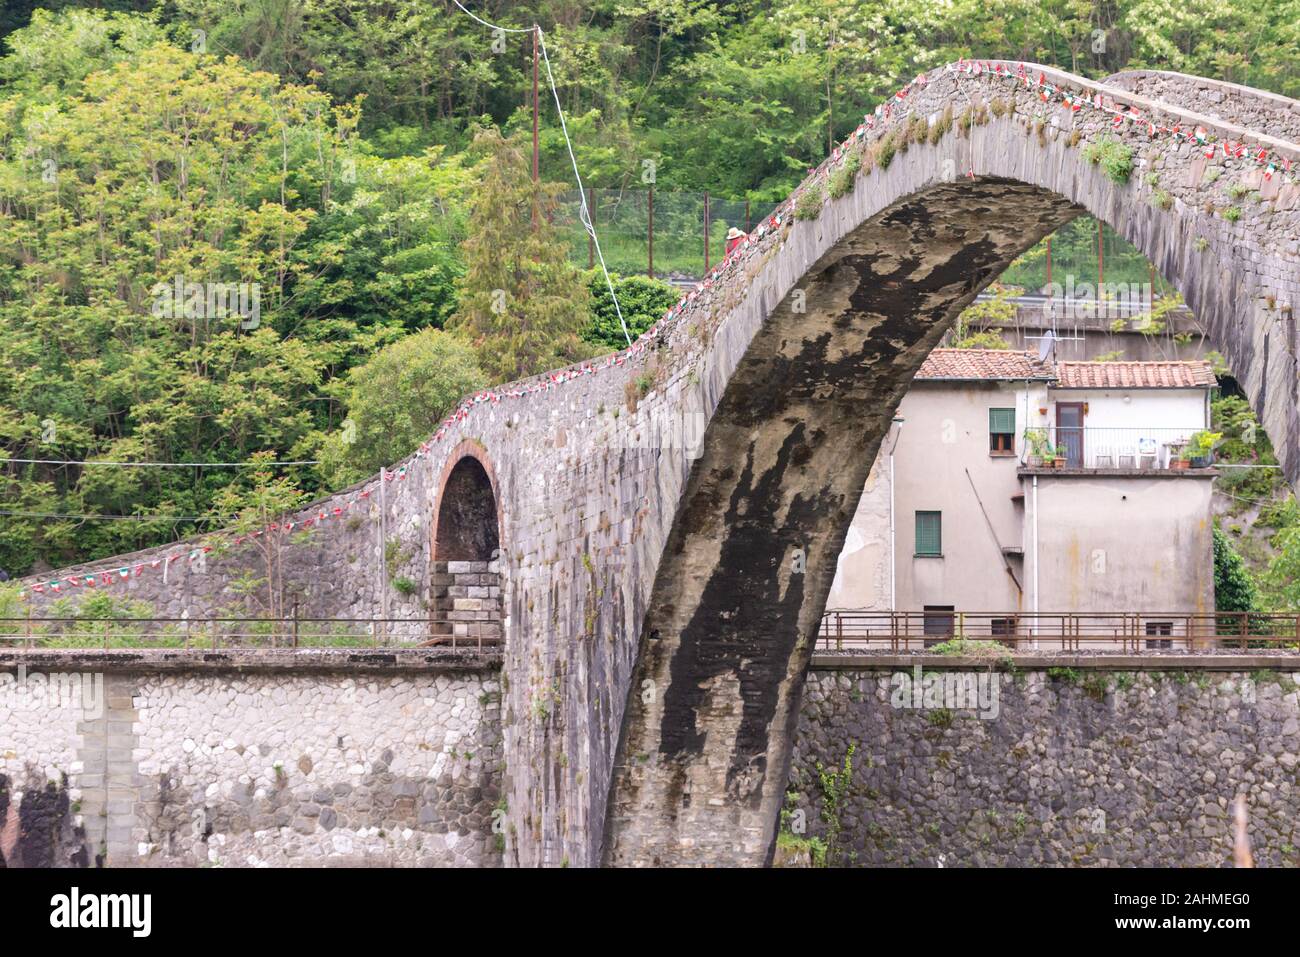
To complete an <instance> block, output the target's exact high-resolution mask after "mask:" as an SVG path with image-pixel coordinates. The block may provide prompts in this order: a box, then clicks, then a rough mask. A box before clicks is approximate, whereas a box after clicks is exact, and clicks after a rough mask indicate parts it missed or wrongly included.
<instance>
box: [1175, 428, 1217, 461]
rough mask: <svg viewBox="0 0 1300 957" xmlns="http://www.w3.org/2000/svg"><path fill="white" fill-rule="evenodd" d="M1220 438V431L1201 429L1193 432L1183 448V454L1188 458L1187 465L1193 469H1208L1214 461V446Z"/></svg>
mask: <svg viewBox="0 0 1300 957" xmlns="http://www.w3.org/2000/svg"><path fill="white" fill-rule="evenodd" d="M1221 438H1223V433H1222V432H1210V431H1207V430H1205V429H1202V430H1201V431H1200V432H1197V433H1195V434H1194V435H1193V436H1192V437H1191V439H1189V440H1188V442H1187V445H1186V446H1185V447H1184V448H1183V455H1185V456H1187V458H1188V460H1189V461H1188V465H1189V466H1190V467H1191V468H1194V469H1208V468H1209V467H1210V466H1211V465H1212V464H1213V463H1214V446H1215V445H1216V444H1218V441H1219V439H1221Z"/></svg>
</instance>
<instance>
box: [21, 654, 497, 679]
mask: <svg viewBox="0 0 1300 957" xmlns="http://www.w3.org/2000/svg"><path fill="white" fill-rule="evenodd" d="M20 665H21V666H24V667H26V668H27V669H28V670H31V671H42V672H60V671H82V672H84V671H93V672H105V673H142V672H143V673H149V672H213V673H219V672H233V673H253V672H281V673H294V674H320V673H333V674H408V673H412V672H443V673H453V672H466V671H497V670H500V668H501V652H500V651H499V650H493V651H487V650H485V651H481V652H480V651H476V650H459V649H458V650H455V651H453V650H451V649H429V648H375V649H373V650H372V649H368V648H295V649H262V648H257V649H246V650H228V649H223V650H220V651H211V650H208V651H205V650H203V649H198V648H194V649H189V650H184V649H177V648H168V649H163V648H159V649H148V648H125V649H95V648H38V649H32V650H15V649H4V650H0V671H14V670H16V669H17V668H18V667H19V666H20Z"/></svg>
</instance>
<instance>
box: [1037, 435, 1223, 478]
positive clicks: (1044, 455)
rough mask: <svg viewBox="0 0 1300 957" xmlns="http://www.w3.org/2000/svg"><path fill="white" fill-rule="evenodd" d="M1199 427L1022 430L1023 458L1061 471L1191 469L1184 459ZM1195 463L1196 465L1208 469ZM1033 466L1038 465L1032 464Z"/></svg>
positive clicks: (1205, 463)
mask: <svg viewBox="0 0 1300 957" xmlns="http://www.w3.org/2000/svg"><path fill="white" fill-rule="evenodd" d="M1202 428H1203V427H1202V426H1199V425H1189V426H1183V427H1159V428H1149V427H1146V426H1123V427H1115V428H1103V427H1098V428H1094V427H1092V426H1083V427H1064V426H1059V425H1052V426H1046V427H1041V428H1029V429H1025V450H1024V455H1023V458H1024V459H1026V460H1029V459H1031V458H1033V459H1043V460H1044V462H1047V460H1050V459H1057V460H1059V464H1060V465H1061V466H1063V467H1064V468H1082V469H1168V468H1178V467H1180V465H1179V463H1180V462H1186V463H1187V464H1188V465H1191V462H1192V460H1191V459H1190V458H1184V457H1183V456H1184V451H1185V450H1187V449H1188V447H1189V444H1190V442H1191V439H1192V436H1193V435H1195V434H1196V433H1197V432H1200V431H1202ZM1208 458H1209V457H1208V456H1207V461H1206V462H1199V461H1198V464H1200V465H1208V464H1209V462H1208ZM1033 464H1035V465H1037V464H1040V463H1038V462H1034V463H1033Z"/></svg>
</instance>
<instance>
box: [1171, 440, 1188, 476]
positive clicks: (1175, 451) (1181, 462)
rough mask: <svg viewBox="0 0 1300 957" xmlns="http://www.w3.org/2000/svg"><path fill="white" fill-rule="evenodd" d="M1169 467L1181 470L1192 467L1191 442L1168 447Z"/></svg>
mask: <svg viewBox="0 0 1300 957" xmlns="http://www.w3.org/2000/svg"><path fill="white" fill-rule="evenodd" d="M1169 467H1170V468H1171V469H1177V470H1178V471H1182V470H1183V469H1189V468H1191V467H1192V453H1191V443H1190V442H1188V443H1186V444H1184V445H1178V446H1170V447H1169Z"/></svg>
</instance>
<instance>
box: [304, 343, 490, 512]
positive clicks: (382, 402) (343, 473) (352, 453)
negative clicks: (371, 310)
mask: <svg viewBox="0 0 1300 957" xmlns="http://www.w3.org/2000/svg"><path fill="white" fill-rule="evenodd" d="M348 384H349V386H350V395H349V398H348V417H347V419H345V420H344V424H343V428H342V429H341V430H340V431H338V432H335V433H333V434H331V435H330V436H329V437H328V438H327V439H326V441H325V443H324V445H323V446H322V448H321V469H322V471H323V472H325V474H327V475H328V476H330V478H331V480H332V482H333V483H334V485H335V486H336V487H338V486H342V485H347V484H349V483H351V482H355V481H357V480H358V479H362V478H365V477H366V476H368V475H372V474H374V473H375V472H377V471H378V470H379V468H380V466H383V465H391V464H392V463H393V462H396V461H398V460H399V459H401V458H402V457H404V456H406V455H408V454H410V453H411V452H414V451H415V449H416V448H417V447H418V446H419V444H420V443H421V442H423V441H424V440H425V439H427V438H428V437H429V436H430V435H432V434H433V432H434V431H436V430H437V428H438V425H439V423H441V422H442V420H443V419H444V418H445V417H446V415H447V413H448V412H450V411H451V410H452V409H453V408H455V406H456V403H457V402H458V401H459V400H460V399H461V397H463V396H465V395H467V394H469V393H472V392H477V391H478V390H479V389H482V388H484V387H485V386H486V385H487V377H486V376H484V374H483V372H482V370H481V369H479V367H478V363H477V362H476V361H475V358H474V350H473V349H471V348H470V347H469V346H468V345H466V344H465V343H464V342H462V341H461V340H460V339H458V338H457V337H455V336H453V335H451V334H450V333H446V332H441V331H439V330H436V329H426V330H424V331H423V332H417V333H416V334H415V335H411V336H407V337H406V338H405V339H401V340H399V341H397V342H395V343H393V344H392V345H390V346H386V347H385V348H383V349H381V350H380V351H379V352H377V353H375V355H374V356H372V357H371V358H370V359H369V360H368V361H367V362H366V363H364V364H363V365H361V366H358V367H357V368H356V369H354V370H352V372H351V374H350V375H349V376H348Z"/></svg>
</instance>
